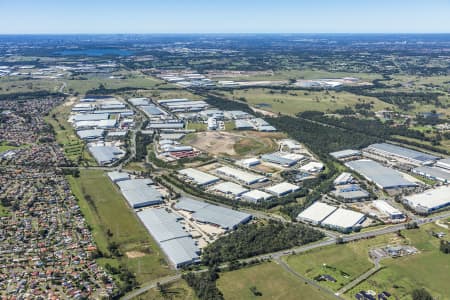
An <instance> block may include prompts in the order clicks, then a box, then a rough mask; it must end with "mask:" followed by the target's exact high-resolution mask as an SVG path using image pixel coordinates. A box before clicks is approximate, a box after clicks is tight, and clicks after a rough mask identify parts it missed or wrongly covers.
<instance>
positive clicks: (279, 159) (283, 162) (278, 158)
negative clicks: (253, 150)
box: [261, 153, 299, 168]
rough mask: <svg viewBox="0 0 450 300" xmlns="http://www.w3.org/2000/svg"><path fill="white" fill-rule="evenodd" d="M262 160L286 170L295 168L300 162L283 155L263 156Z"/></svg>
mask: <svg viewBox="0 0 450 300" xmlns="http://www.w3.org/2000/svg"><path fill="white" fill-rule="evenodd" d="M261 160H263V161H265V162H269V163H273V164H277V165H280V166H282V167H286V168H288V167H292V166H295V164H297V162H298V161H299V159H295V158H288V157H286V156H283V155H282V154H281V153H270V154H264V155H261Z"/></svg>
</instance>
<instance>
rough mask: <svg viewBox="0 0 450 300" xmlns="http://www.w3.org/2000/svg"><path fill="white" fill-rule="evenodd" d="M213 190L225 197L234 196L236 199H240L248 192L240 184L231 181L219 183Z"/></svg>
mask: <svg viewBox="0 0 450 300" xmlns="http://www.w3.org/2000/svg"><path fill="white" fill-rule="evenodd" d="M211 189H212V190H214V191H218V192H221V193H223V194H225V195H232V196H234V197H239V196H241V195H242V194H244V193H245V192H248V189H246V188H244V187H242V186H240V185H239V184H236V183H234V182H229V181H226V182H221V183H218V184H216V185H214V186H213V187H212V188H211Z"/></svg>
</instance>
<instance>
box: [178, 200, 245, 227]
mask: <svg viewBox="0 0 450 300" xmlns="http://www.w3.org/2000/svg"><path fill="white" fill-rule="evenodd" d="M175 208H176V209H180V210H185V211H189V212H191V213H192V218H193V219H194V220H196V221H197V222H200V223H205V224H211V225H214V226H219V227H221V228H223V229H225V230H231V229H234V228H236V227H237V226H238V225H239V224H245V223H247V222H249V221H250V220H251V219H252V215H250V214H247V213H243V212H240V211H237V210H232V209H229V208H225V207H221V206H217V205H213V204H209V203H206V202H200V201H197V200H193V199H189V198H181V199H180V200H179V201H178V202H177V204H175Z"/></svg>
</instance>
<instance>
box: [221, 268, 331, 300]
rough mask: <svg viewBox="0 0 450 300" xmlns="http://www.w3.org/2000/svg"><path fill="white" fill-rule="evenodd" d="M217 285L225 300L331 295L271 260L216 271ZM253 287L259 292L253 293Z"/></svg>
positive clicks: (280, 299) (299, 299) (316, 298)
mask: <svg viewBox="0 0 450 300" xmlns="http://www.w3.org/2000/svg"><path fill="white" fill-rule="evenodd" d="M217 286H218V288H219V289H220V291H221V292H222V293H223V295H224V297H225V299H227V300H247V299H261V300H264V299H271V300H290V299H292V300H294V299H295V300H310V299H314V300H326V299H332V298H329V297H328V296H327V295H324V294H323V293H322V292H320V291H318V290H317V289H316V288H314V287H312V286H310V285H308V284H305V283H304V282H302V281H300V280H299V279H297V278H295V277H294V276H293V275H292V274H290V273H288V272H286V271H284V270H283V269H282V268H281V267H280V266H279V265H277V264H275V263H264V264H261V265H257V266H252V267H248V268H244V269H240V270H236V271H231V272H226V273H220V278H219V279H218V281H217ZM252 287H255V288H256V290H257V291H259V292H261V294H262V295H261V296H255V295H254V294H253V292H252V291H251V290H250V288H252Z"/></svg>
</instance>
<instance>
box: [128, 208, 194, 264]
mask: <svg viewBox="0 0 450 300" xmlns="http://www.w3.org/2000/svg"><path fill="white" fill-rule="evenodd" d="M137 215H138V217H139V219H140V220H141V221H142V223H143V224H144V226H145V227H146V228H147V230H148V232H149V233H150V234H151V236H152V237H153V238H154V239H155V240H156V242H157V243H158V245H159V246H160V247H161V249H162V250H163V251H164V253H165V254H166V256H167V258H168V259H169V261H170V262H171V263H172V264H173V265H174V266H175V267H176V268H180V267H183V266H186V265H190V264H193V263H197V262H199V261H200V257H199V254H200V249H199V248H198V247H197V245H196V243H195V241H194V240H193V239H192V237H191V235H190V234H189V233H187V232H186V231H184V230H183V224H181V223H180V222H179V218H178V217H177V216H176V215H175V214H173V213H169V212H167V211H166V210H165V209H153V208H151V209H144V210H142V211H140V212H138V213H137Z"/></svg>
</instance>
